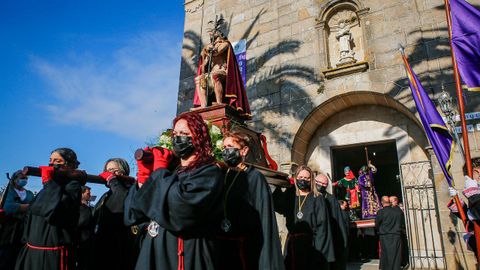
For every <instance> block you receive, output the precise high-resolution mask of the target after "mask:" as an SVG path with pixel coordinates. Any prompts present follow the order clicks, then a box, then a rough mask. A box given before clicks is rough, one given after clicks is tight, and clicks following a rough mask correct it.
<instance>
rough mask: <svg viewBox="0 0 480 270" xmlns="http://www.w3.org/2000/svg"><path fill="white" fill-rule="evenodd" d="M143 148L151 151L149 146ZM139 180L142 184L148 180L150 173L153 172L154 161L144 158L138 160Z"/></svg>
mask: <svg viewBox="0 0 480 270" xmlns="http://www.w3.org/2000/svg"><path fill="white" fill-rule="evenodd" d="M143 150H145V151H151V149H150V148H149V147H145V148H144V149H143ZM137 167H138V172H137V182H138V183H140V184H143V183H145V181H147V179H148V177H149V176H150V174H151V173H152V172H153V163H151V162H150V163H149V162H145V161H143V160H137Z"/></svg>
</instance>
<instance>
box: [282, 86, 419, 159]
mask: <svg viewBox="0 0 480 270" xmlns="http://www.w3.org/2000/svg"><path fill="white" fill-rule="evenodd" d="M356 107H358V108H362V107H363V108H366V107H376V108H378V109H379V111H380V112H385V111H389V112H390V113H397V114H398V115H399V118H402V119H405V120H404V121H405V122H406V124H408V125H409V127H410V130H404V132H405V133H406V134H407V135H409V136H410V137H412V136H413V137H414V138H412V139H413V140H414V143H416V144H418V146H419V147H421V148H422V149H423V147H426V146H428V142H427V140H426V138H425V135H424V134H423V129H422V127H421V124H420V122H419V121H418V119H417V118H416V117H415V115H414V114H413V113H412V112H410V111H409V109H408V108H407V107H405V106H404V105H403V104H401V103H399V102H397V101H396V100H394V99H393V98H392V97H390V96H389V95H385V94H380V93H376V92H369V91H358V92H357V91H356V92H349V93H345V94H341V95H337V96H335V97H333V98H331V99H329V100H327V101H325V102H323V103H322V104H320V105H319V106H318V107H317V108H316V109H314V110H313V111H312V112H311V113H310V114H309V115H308V116H307V117H306V118H305V120H304V121H303V123H302V125H301V126H300V128H299V129H298V131H297V133H296V135H295V138H294V141H293V145H292V151H291V160H292V161H293V162H295V163H297V164H306V163H308V158H309V157H310V156H311V154H312V151H313V150H312V149H311V146H310V144H311V143H312V139H313V138H314V137H315V136H316V135H317V136H318V134H317V132H318V130H319V129H320V128H321V127H322V125H323V124H325V123H326V122H327V121H328V120H329V119H331V118H332V117H335V116H336V115H338V114H340V113H342V112H345V111H348V110H352V109H355V108H356ZM360 113H362V112H360ZM357 116H358V117H359V119H360V118H368V115H363V116H362V114H358V115H357ZM378 121H382V122H386V120H381V119H378ZM387 122H388V121H387ZM388 124H390V126H393V127H394V126H395V125H396V124H397V123H395V122H393V123H392V122H390V123H388ZM387 138H388V136H386V139H387ZM388 139H395V138H394V137H389V138H388ZM376 140H379V139H378V138H377V139H376ZM354 143H356V142H355V141H352V142H342V144H354ZM422 151H423V150H422ZM424 154H425V156H424V158H423V159H424V160H428V156H427V155H426V153H424ZM399 160H400V161H402V162H407V161H409V160H402V159H401V158H399Z"/></svg>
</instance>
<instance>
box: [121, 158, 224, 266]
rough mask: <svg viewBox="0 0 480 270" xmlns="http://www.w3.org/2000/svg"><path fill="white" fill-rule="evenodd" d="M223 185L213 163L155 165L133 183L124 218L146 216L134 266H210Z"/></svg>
mask: <svg viewBox="0 0 480 270" xmlns="http://www.w3.org/2000/svg"><path fill="white" fill-rule="evenodd" d="M222 189H223V174H222V171H221V170H220V168H218V167H217V166H216V165H215V164H208V165H204V166H201V167H199V168H196V169H194V170H192V171H187V172H180V173H177V172H170V171H168V170H166V169H158V170H156V171H154V172H153V173H152V175H151V176H150V177H149V179H148V180H147V181H146V182H145V184H144V185H143V186H142V187H141V188H140V189H138V188H137V186H136V185H134V186H132V188H130V191H129V194H128V196H127V199H126V200H125V217H124V218H125V223H126V224H127V225H134V224H140V223H143V222H148V221H150V224H149V230H148V233H147V234H146V236H145V239H143V242H142V247H141V250H140V254H139V256H138V260H137V263H136V269H139V270H143V269H157V270H168V269H172V270H174V269H215V268H216V267H215V260H214V253H215V251H214V238H215V232H216V231H217V228H218V226H219V225H218V224H220V219H221V213H222V209H221V207H222ZM182 250H183V251H182ZM182 263H183V265H182Z"/></svg>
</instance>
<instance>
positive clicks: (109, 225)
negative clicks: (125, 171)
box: [89, 178, 139, 270]
mask: <svg viewBox="0 0 480 270" xmlns="http://www.w3.org/2000/svg"><path fill="white" fill-rule="evenodd" d="M108 185H109V187H110V190H109V191H107V192H106V193H105V194H104V195H103V196H102V197H101V198H100V200H99V201H98V203H97V205H95V208H94V220H95V232H94V235H93V248H92V256H91V257H92V259H91V260H90V267H89V269H99V270H105V269H118V270H130V269H134V268H135V263H136V261H137V256H138V252H139V250H138V248H136V246H135V242H134V241H135V236H134V235H133V233H132V230H131V228H130V226H126V225H125V224H124V222H123V217H124V207H125V204H124V202H125V198H126V197H127V194H128V189H129V188H130V187H131V184H129V183H124V182H120V181H119V180H117V179H116V178H113V179H111V180H110V181H109V182H108Z"/></svg>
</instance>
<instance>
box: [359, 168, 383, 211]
mask: <svg viewBox="0 0 480 270" xmlns="http://www.w3.org/2000/svg"><path fill="white" fill-rule="evenodd" d="M369 175H370V179H368V178H367V175H366V174H361V175H360V176H358V184H359V185H360V191H361V192H362V219H370V218H375V217H376V216H377V211H378V210H379V209H380V201H379V200H378V195H377V192H376V191H375V187H374V180H373V173H372V172H371V171H370V173H369Z"/></svg>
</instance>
